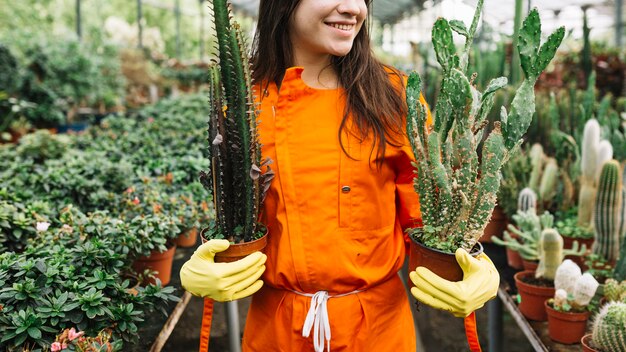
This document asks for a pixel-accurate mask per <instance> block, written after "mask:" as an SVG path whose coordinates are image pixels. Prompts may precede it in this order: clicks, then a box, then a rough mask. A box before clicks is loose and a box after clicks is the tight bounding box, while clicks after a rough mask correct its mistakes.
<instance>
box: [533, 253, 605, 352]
mask: <svg viewBox="0 0 626 352" xmlns="http://www.w3.org/2000/svg"><path fill="white" fill-rule="evenodd" d="M599 285H600V284H599V283H598V281H596V279H594V277H593V276H591V274H589V273H585V274H582V273H581V270H580V267H579V266H578V265H577V264H576V263H574V262H573V261H571V260H569V259H566V260H564V261H563V263H562V264H561V265H560V266H559V268H558V269H557V271H556V277H555V278H554V286H555V288H556V292H555V293H554V298H551V299H549V300H547V301H546V302H545V307H546V312H547V313H548V333H549V335H550V338H551V339H552V340H554V341H556V342H559V343H563V344H575V343H578V342H579V341H580V339H581V338H582V337H583V335H585V331H586V329H587V320H588V319H589V315H590V311H589V303H590V302H591V299H592V298H593V296H594V295H595V293H596V290H597V289H598V286H599Z"/></svg>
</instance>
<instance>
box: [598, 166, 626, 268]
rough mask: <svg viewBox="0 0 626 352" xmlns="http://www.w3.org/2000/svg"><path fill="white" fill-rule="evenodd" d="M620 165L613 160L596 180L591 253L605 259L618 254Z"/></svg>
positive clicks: (620, 203) (620, 221)
mask: <svg viewBox="0 0 626 352" xmlns="http://www.w3.org/2000/svg"><path fill="white" fill-rule="evenodd" d="M621 172H622V171H621V167H620V165H619V163H618V162H617V161H615V160H611V161H608V162H606V163H605V164H604V166H603V167H602V173H601V174H600V179H599V182H598V192H597V197H596V203H595V211H594V229H595V236H596V239H595V242H594V244H593V253H594V254H597V255H600V256H602V257H603V258H604V259H605V260H607V261H615V260H617V259H618V256H619V244H620V240H621V238H622V235H623V234H622V233H620V231H622V230H623V228H622V221H623V220H622V219H623V215H622V200H623V194H622V191H623V190H622V175H621Z"/></svg>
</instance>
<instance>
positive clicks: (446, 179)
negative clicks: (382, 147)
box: [407, 1, 564, 252]
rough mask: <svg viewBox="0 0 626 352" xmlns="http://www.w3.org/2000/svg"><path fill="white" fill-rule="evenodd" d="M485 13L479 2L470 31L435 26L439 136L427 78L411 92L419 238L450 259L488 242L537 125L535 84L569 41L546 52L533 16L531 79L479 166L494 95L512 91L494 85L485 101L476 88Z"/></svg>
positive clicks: (528, 52) (412, 80)
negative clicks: (472, 62) (475, 62)
mask: <svg viewBox="0 0 626 352" xmlns="http://www.w3.org/2000/svg"><path fill="white" fill-rule="evenodd" d="M481 11H482V1H479V3H478V6H477V9H476V12H475V15H474V21H473V22H472V26H471V28H470V29H469V30H468V29H466V28H465V26H464V25H463V24H462V22H459V21H452V22H448V21H446V20H445V19H441V18H440V19H438V20H437V22H435V25H434V27H433V36H432V37H433V45H434V47H435V52H436V53H437V59H438V61H439V64H440V65H441V67H442V70H443V82H442V88H441V91H440V93H439V97H438V100H437V106H436V107H435V111H436V118H435V122H434V129H433V131H432V132H431V131H430V130H429V128H427V127H426V125H425V122H426V113H425V111H426V107H425V106H424V105H422V104H421V103H419V95H420V91H421V80H420V77H419V75H418V74H416V73H413V74H411V76H410V77H409V81H408V85H407V105H408V107H409V117H408V118H407V133H408V135H409V139H410V140H411V144H412V148H413V151H414V154H415V156H416V159H417V160H418V165H416V166H417V177H416V178H415V188H416V191H417V192H418V193H419V195H420V204H421V208H422V209H421V210H422V216H423V221H424V227H423V228H419V229H416V230H415V233H414V235H415V237H417V239H418V240H419V241H420V242H422V243H424V244H425V245H427V246H429V247H433V248H437V249H440V250H444V251H448V252H453V251H454V250H455V249H456V248H464V249H466V250H468V251H469V250H471V248H472V247H473V246H474V244H475V243H476V242H477V241H478V238H480V237H481V236H482V234H483V230H484V228H485V226H486V225H487V222H488V220H489V216H490V214H491V213H492V211H493V208H494V206H495V203H496V194H497V191H498V188H499V186H500V172H499V171H500V169H501V167H502V165H503V164H504V163H505V162H506V161H507V159H508V158H509V157H510V155H511V154H512V153H515V152H517V149H518V147H519V145H520V144H521V137H522V135H523V134H524V133H525V132H526V130H527V128H528V126H529V125H530V122H531V119H532V115H533V112H534V102H535V100H534V91H533V87H534V84H535V82H536V80H537V78H538V76H539V74H540V73H541V72H542V71H543V70H544V69H545V67H546V66H547V65H548V63H549V62H550V60H551V59H552V57H553V56H554V54H555V52H556V49H557V47H558V46H559V44H560V42H561V40H562V39H563V35H564V29H563V28H560V29H558V30H557V31H555V32H554V33H553V34H552V35H551V36H550V37H549V38H548V41H547V42H546V43H544V45H543V46H541V47H540V39H541V38H540V37H541V33H540V26H541V24H540V20H539V15H538V12H537V11H536V10H533V11H531V13H530V14H529V15H528V17H527V18H526V20H525V21H524V26H523V27H522V29H521V30H520V37H519V44H518V45H519V52H520V62H521V66H522V69H523V71H524V74H525V76H526V79H525V80H524V81H523V82H522V84H521V86H520V87H519V88H518V90H517V92H516V94H515V98H514V99H513V102H512V105H511V110H510V113H507V112H506V110H505V109H504V110H502V113H501V121H500V122H496V123H495V127H494V129H493V130H492V131H491V133H489V136H488V137H487V138H486V140H485V141H484V143H483V145H482V149H481V155H482V158H481V160H480V162H479V159H478V153H477V149H478V147H479V143H480V142H481V140H482V137H483V132H484V131H483V129H484V127H485V126H486V125H487V120H486V118H487V114H488V112H489V111H490V110H491V108H492V106H493V101H494V93H495V92H496V91H497V90H498V89H499V88H502V87H504V86H506V84H507V81H506V78H504V77H501V78H498V79H495V80H492V81H491V82H490V84H489V85H488V87H487V88H486V89H485V92H484V93H482V94H481V93H480V92H478V91H477V90H476V88H474V87H473V86H472V85H471V81H473V78H469V77H468V76H467V75H466V72H465V71H466V67H467V60H468V55H469V50H470V48H471V44H472V40H473V38H474V34H475V31H476V26H477V23H478V18H479V17H480V13H481ZM453 30H454V31H455V32H457V33H459V34H460V35H462V36H464V37H465V38H466V42H465V49H464V51H463V52H462V54H461V55H460V56H459V55H458V54H457V52H456V48H455V47H454V44H453V40H452V31H453ZM440 156H443V160H441V157H440ZM479 174H480V178H479V177H478V175H479Z"/></svg>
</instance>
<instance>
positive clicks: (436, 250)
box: [411, 237, 484, 257]
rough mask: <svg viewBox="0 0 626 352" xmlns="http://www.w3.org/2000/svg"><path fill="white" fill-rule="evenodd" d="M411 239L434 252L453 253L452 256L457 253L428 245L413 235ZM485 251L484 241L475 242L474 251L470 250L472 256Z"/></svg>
mask: <svg viewBox="0 0 626 352" xmlns="http://www.w3.org/2000/svg"><path fill="white" fill-rule="evenodd" d="M411 241H413V242H415V244H417V245H419V246H420V247H422V248H426V249H428V250H430V251H433V252H437V253H440V254H445V255H451V256H454V255H455V254H454V253H449V252H444V251H442V250H440V249H436V248H432V247H428V246H427V245H425V244H423V243H422V242H419V241H418V240H416V239H414V238H413V237H411ZM477 247H478V249H477ZM483 251H484V247H483V245H482V243H480V242H478V241H477V242H476V244H474V247H472V251H471V252H470V255H471V256H472V257H476V256H478V255H480V254H481V253H483Z"/></svg>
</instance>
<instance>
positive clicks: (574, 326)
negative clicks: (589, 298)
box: [544, 300, 590, 345]
mask: <svg viewBox="0 0 626 352" xmlns="http://www.w3.org/2000/svg"><path fill="white" fill-rule="evenodd" d="M544 306H545V308H546V312H547V313H548V334H549V335H550V338H551V339H552V340H554V341H556V342H559V343H563V344H566V345H571V344H575V343H578V342H580V339H581V338H582V337H583V336H584V335H585V332H586V331H587V320H589V314H590V313H589V312H584V313H576V312H560V311H558V310H555V309H554V308H552V307H551V306H550V304H548V300H546V301H545V302H544Z"/></svg>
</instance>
